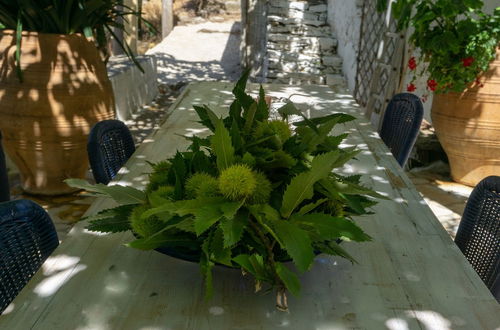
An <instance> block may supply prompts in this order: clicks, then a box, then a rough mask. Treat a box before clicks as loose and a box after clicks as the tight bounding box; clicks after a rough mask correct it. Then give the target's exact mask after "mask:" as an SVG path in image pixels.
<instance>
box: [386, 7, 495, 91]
mask: <svg viewBox="0 0 500 330" xmlns="http://www.w3.org/2000/svg"><path fill="white" fill-rule="evenodd" d="M378 4H379V7H378V8H379V10H384V9H386V6H387V1H385V0H379V1H378ZM483 5H484V4H483V1H481V0H418V1H415V0H397V1H395V2H394V3H393V4H392V13H393V15H394V17H395V18H396V20H397V25H398V29H399V30H403V29H406V28H408V27H409V26H411V27H412V28H413V29H414V30H413V32H412V34H411V37H410V41H411V42H412V44H413V45H415V46H416V47H418V48H419V49H420V51H421V54H422V61H423V62H425V63H426V65H424V66H422V70H421V72H415V74H416V75H424V74H425V73H426V72H427V73H428V75H429V79H428V81H427V89H428V90H429V91H435V92H437V93H446V92H462V91H464V90H465V89H466V88H467V87H468V86H470V85H471V83H474V82H476V84H478V85H481V81H480V75H481V73H483V72H485V71H487V70H488V66H489V63H490V62H491V61H492V60H493V59H494V58H495V49H496V47H498V46H499V42H500V7H498V8H496V10H495V12H494V14H493V15H487V14H485V13H483V12H482V8H483ZM417 62H418V61H417V60H416V59H415V58H414V57H412V58H410V61H409V63H408V67H409V69H410V70H413V71H416V69H417ZM414 80H415V79H414ZM413 83H414V81H412V82H411V83H410V85H408V86H407V89H408V91H414V90H415V89H416V87H415V85H414V84H413Z"/></svg>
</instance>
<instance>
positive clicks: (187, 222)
mask: <svg viewBox="0 0 500 330" xmlns="http://www.w3.org/2000/svg"><path fill="white" fill-rule="evenodd" d="M175 228H177V229H179V230H182V231H183V232H186V233H192V234H196V230H195V229H194V218H193V217H186V218H184V219H182V220H181V221H179V222H178V223H176V224H175Z"/></svg>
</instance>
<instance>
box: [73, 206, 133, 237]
mask: <svg viewBox="0 0 500 330" xmlns="http://www.w3.org/2000/svg"><path fill="white" fill-rule="evenodd" d="M135 206H136V205H121V206H118V207H115V208H113V209H107V210H103V211H101V212H99V213H97V214H96V215H93V216H90V217H86V218H84V219H83V220H86V221H89V224H88V225H87V227H86V229H87V230H90V231H96V232H101V233H118V232H123V231H127V230H130V221H129V216H130V213H131V212H132V209H133V208H134V207H135Z"/></svg>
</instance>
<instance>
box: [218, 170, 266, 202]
mask: <svg viewBox="0 0 500 330" xmlns="http://www.w3.org/2000/svg"><path fill="white" fill-rule="evenodd" d="M256 189H257V179H256V177H255V174H254V173H253V171H252V170H251V169H250V168H249V167H248V166H247V165H243V164H238V165H233V166H231V167H229V168H226V169H224V170H223V171H222V172H221V174H220V177H219V190H220V192H221V193H222V194H223V195H224V196H225V197H226V198H228V199H230V200H234V201H237V200H242V199H245V198H249V197H250V196H252V195H253V193H254V192H255V190H256Z"/></svg>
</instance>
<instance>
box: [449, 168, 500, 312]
mask: <svg viewBox="0 0 500 330" xmlns="http://www.w3.org/2000/svg"><path fill="white" fill-rule="evenodd" d="M455 243H457V245H458V247H459V248H460V250H462V253H463V254H464V255H465V257H466V258H467V260H469V262H470V263H471V265H472V267H473V268H474V269H475V270H476V272H477V273H478V274H479V277H481V279H482V280H483V281H484V283H485V284H486V286H488V288H489V289H490V290H491V292H492V293H493V295H494V296H495V298H496V299H497V300H498V301H499V302H500V177H499V176H489V177H487V178H485V179H483V180H482V181H481V182H479V183H478V185H477V186H476V187H475V188H474V190H473V191H472V194H471V195H470V197H469V200H468V201H467V205H466V206H465V210H464V215H463V217H462V221H461V222H460V226H459V227H458V231H457V236H456V237H455Z"/></svg>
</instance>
